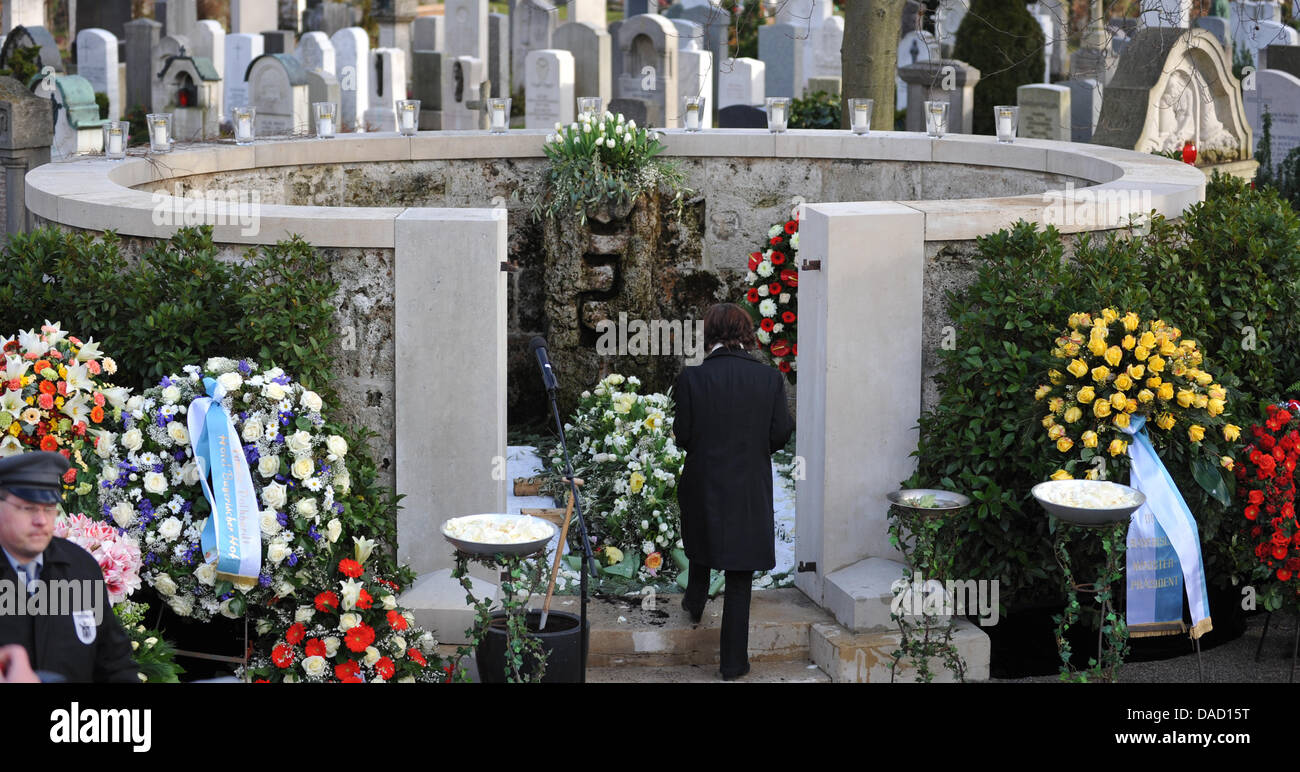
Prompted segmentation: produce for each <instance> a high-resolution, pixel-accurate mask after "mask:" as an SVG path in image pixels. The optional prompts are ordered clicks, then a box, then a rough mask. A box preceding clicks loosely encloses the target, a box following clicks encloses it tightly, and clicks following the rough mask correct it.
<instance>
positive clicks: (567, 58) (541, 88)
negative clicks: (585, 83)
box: [524, 48, 574, 129]
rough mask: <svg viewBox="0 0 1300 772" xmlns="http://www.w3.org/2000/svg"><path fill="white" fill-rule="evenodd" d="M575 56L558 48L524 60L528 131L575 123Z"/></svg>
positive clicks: (525, 119) (525, 126) (533, 54)
mask: <svg viewBox="0 0 1300 772" xmlns="http://www.w3.org/2000/svg"><path fill="white" fill-rule="evenodd" d="M573 64H574V62H573V54H571V53H569V52H568V51H564V50H561V49H557V48H552V49H542V50H540V51H529V52H528V56H527V58H526V59H525V60H524V78H525V80H524V95H525V100H526V101H525V103H524V128H526V129H550V128H552V127H553V126H555V124H556V123H563V124H566V125H567V124H570V123H573V117H574V116H573V113H574V93H573V86H574V72H573Z"/></svg>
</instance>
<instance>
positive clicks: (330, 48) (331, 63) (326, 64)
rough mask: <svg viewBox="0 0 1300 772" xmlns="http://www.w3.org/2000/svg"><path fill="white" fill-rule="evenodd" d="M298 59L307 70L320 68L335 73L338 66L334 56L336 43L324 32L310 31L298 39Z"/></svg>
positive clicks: (322, 70) (296, 53)
mask: <svg viewBox="0 0 1300 772" xmlns="http://www.w3.org/2000/svg"><path fill="white" fill-rule="evenodd" d="M295 55H296V56H297V57H298V61H300V62H302V66H303V67H304V68H306V69H307V70H309V71H310V70H320V71H321V72H328V73H333V72H334V71H335V69H336V67H337V63H336V59H335V56H334V43H332V42H331V41H330V39H329V37H328V36H326V35H325V33H324V32H308V33H307V34H306V35H303V36H302V39H301V40H299V41H298V50H297V51H296V52H295Z"/></svg>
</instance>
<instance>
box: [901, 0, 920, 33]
mask: <svg viewBox="0 0 1300 772" xmlns="http://www.w3.org/2000/svg"><path fill="white" fill-rule="evenodd" d="M924 13H925V6H924V5H922V4H921V3H919V2H917V0H907V2H906V3H904V4H903V29H902V34H903V35H907V34H908V33H909V32H916V31H917V30H919V29H922V26H921V24H922V21H921V17H922V14H924Z"/></svg>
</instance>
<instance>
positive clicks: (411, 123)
mask: <svg viewBox="0 0 1300 772" xmlns="http://www.w3.org/2000/svg"><path fill="white" fill-rule="evenodd" d="M402 128H403V129H406V130H407V131H411V130H412V129H414V128H415V111H414V110H412V109H411V108H410V107H409V106H408V107H403V108H402Z"/></svg>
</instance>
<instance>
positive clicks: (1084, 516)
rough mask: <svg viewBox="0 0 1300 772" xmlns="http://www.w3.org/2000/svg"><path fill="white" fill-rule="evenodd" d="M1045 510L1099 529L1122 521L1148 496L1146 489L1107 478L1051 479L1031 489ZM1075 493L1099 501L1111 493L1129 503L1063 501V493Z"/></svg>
mask: <svg viewBox="0 0 1300 772" xmlns="http://www.w3.org/2000/svg"><path fill="white" fill-rule="evenodd" d="M1031 492H1032V493H1033V494H1034V498H1036V499H1038V503H1039V504H1041V505H1042V506H1043V509H1045V510H1047V512H1048V513H1049V514H1051V515H1055V516H1056V518H1057V519H1059V520H1062V521H1064V522H1067V523H1070V524H1072V525H1081V526H1084V527H1087V528H1099V527H1101V526H1105V525H1110V524H1112V523H1118V522H1122V521H1124V520H1127V519H1128V518H1129V515H1131V514H1133V513H1134V512H1136V511H1137V509H1138V508H1139V507H1141V506H1142V505H1143V504H1145V503H1146V500H1147V497H1146V495H1145V494H1143V493H1142V491H1139V490H1137V489H1136V488H1130V487H1129V486H1127V485H1120V484H1119V483H1113V482H1109V481H1106V480H1048V481H1047V482H1041V483H1039V484H1037V485H1035V486H1034V487H1033V489H1032V491H1031ZM1066 492H1069V493H1072V494H1074V496H1073V498H1076V499H1077V498H1079V497H1080V494H1082V496H1083V497H1085V498H1087V497H1093V498H1096V499H1098V500H1104V499H1105V498H1108V497H1109V495H1110V494H1114V495H1116V496H1124V497H1125V498H1127V499H1128V503H1123V504H1119V505H1116V506H1097V507H1081V506H1075V505H1071V504H1066V503H1062V502H1061V501H1060V499H1061V498H1062V494H1063V493H1066Z"/></svg>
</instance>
